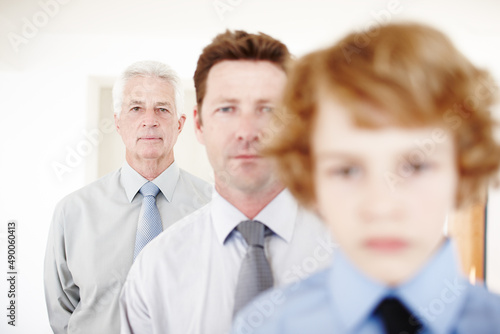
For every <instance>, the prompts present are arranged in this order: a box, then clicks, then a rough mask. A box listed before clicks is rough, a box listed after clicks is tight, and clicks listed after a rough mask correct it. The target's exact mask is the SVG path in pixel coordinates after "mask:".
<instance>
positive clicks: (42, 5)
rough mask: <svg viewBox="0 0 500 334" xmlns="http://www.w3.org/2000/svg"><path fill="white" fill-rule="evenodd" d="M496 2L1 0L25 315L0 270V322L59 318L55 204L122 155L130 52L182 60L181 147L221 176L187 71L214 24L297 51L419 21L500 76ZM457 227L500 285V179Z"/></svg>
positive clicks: (9, 186) (5, 155) (483, 273)
mask: <svg viewBox="0 0 500 334" xmlns="http://www.w3.org/2000/svg"><path fill="white" fill-rule="evenodd" d="M499 14H500V1H498V0H476V1H472V0H461V1H459V0H358V1H341V0H330V1H326V0H309V1H305V0H274V1H273V0H267V1H265V0H184V1H181V0H142V1H133V0H120V1H118V0H108V1H98V0H86V1H83V0H21V1H12V0H10V1H9V0H0V107H1V110H0V115H1V118H0V119H1V120H0V178H1V179H0V187H1V191H0V268H3V269H5V270H3V271H2V272H3V274H1V275H2V276H1V277H4V276H3V275H5V276H6V275H7V274H6V273H7V259H6V255H7V242H6V240H7V237H6V236H7V233H6V231H7V222H8V221H9V220H16V221H17V222H18V229H17V233H18V235H17V241H18V250H17V255H18V259H17V266H18V282H17V290H18V291H17V292H18V295H17V306H18V309H17V318H16V327H15V328H13V327H11V326H8V325H7V318H6V311H5V310H6V307H7V305H8V304H7V303H8V300H7V297H6V294H7V293H6V292H7V290H8V289H7V283H6V279H5V278H1V279H0V296H1V297H0V309H2V310H4V311H2V312H0V319H2V320H0V332H1V333H30V334H32V333H42V334H46V333H50V332H51V331H50V327H49V324H48V318H47V315H46V309H45V302H44V293H43V259H44V252H45V244H46V240H47V234H48V229H49V224H50V221H51V217H52V212H53V209H54V207H55V205H56V203H57V202H58V201H59V200H60V199H61V198H62V197H64V196H65V195H67V194H69V193H70V192H73V191H75V190H77V189H78V188H81V187H82V186H84V185H86V184H88V183H89V182H91V181H93V180H95V179H97V178H98V177H100V176H102V175H104V174H106V173H108V172H111V171H113V170H115V169H117V168H118V167H119V166H121V164H122V163H123V159H124V148H123V145H122V144H121V139H120V138H119V136H118V135H117V134H116V132H115V129H114V124H113V115H112V103H111V91H110V90H111V87H112V84H113V80H114V78H115V77H116V75H117V74H118V73H119V72H120V71H121V70H122V69H123V68H125V67H126V66H128V65H129V64H130V63H132V62H135V61H137V60H145V59H151V60H159V61H163V62H165V63H167V64H169V65H170V66H172V67H173V68H174V69H175V70H176V71H177V72H178V73H179V74H180V76H181V77H182V79H183V81H184V87H185V91H186V105H185V112H186V114H187V116H188V121H187V123H186V126H185V128H184V131H183V133H182V134H181V136H180V138H179V141H178V144H177V146H176V148H175V156H176V160H177V161H178V162H179V164H180V166H181V167H182V168H184V169H186V170H188V171H190V172H192V173H194V174H196V175H198V176H200V177H202V178H204V179H206V180H208V181H210V182H212V181H213V178H212V176H211V169H210V166H209V164H208V162H207V158H206V156H205V152H204V148H203V147H202V146H201V145H200V144H198V143H197V141H196V139H195V137H194V131H193V121H192V107H193V106H194V104H195V99H194V87H193V83H192V76H193V74H194V70H195V66H196V61H197V59H198V56H199V54H200V52H201V50H202V48H203V47H204V46H205V45H206V44H208V43H209V42H210V41H211V39H212V38H213V37H214V36H215V35H216V34H218V33H220V32H223V31H224V30H226V29H244V30H247V31H250V32H259V31H261V32H265V33H267V34H269V35H271V36H273V37H275V38H278V39H280V40H281V41H283V42H284V43H286V44H287V45H288V47H289V49H290V51H291V52H292V53H293V54H295V55H297V56H301V55H303V54H304V53H306V52H309V51H312V50H313V49H316V48H319V47H324V46H327V45H329V44H331V43H333V42H335V41H337V40H338V39H339V38H340V37H342V36H343V35H344V34H346V33H347V32H350V31H356V30H359V29H363V28H366V27H370V26H376V25H377V24H383V23H388V22H398V21H406V20H411V21H419V22H424V23H428V24H431V25H433V26H435V27H437V28H439V29H441V30H442V31H443V32H445V33H447V34H448V35H449V36H450V38H451V39H452V40H453V41H454V42H455V44H456V46H457V47H458V48H459V49H460V50H461V51H462V52H463V53H464V54H465V55H466V56H468V57H469V58H470V59H471V60H472V61H473V62H474V63H475V64H476V65H479V66H481V67H484V68H487V69H489V70H490V71H491V72H492V73H493V75H494V77H495V78H496V80H497V82H500V37H499V36H500V20H499V19H498V16H499ZM496 110H497V113H498V108H497V109H496ZM486 201H488V205H487V207H486ZM450 231H452V233H453V234H455V235H456V236H457V238H459V242H460V245H461V257H462V261H463V264H464V270H465V271H466V273H467V275H469V277H470V279H471V281H476V279H485V280H486V283H487V284H488V286H489V287H490V289H492V290H494V291H497V292H500V191H499V190H491V191H490V192H489V194H488V195H487V196H486V194H485V199H484V201H483V202H481V203H477V205H475V206H474V207H472V209H470V210H467V211H466V212H460V213H457V214H456V216H454V217H451V218H450ZM478 284H481V283H478ZM4 313H5V314H4Z"/></svg>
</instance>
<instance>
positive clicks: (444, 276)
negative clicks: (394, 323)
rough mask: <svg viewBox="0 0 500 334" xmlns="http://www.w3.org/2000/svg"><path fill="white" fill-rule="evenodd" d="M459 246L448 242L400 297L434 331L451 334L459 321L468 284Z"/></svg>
mask: <svg viewBox="0 0 500 334" xmlns="http://www.w3.org/2000/svg"><path fill="white" fill-rule="evenodd" d="M455 247H456V246H455V243H454V242H452V241H451V240H449V239H446V241H445V242H444V244H443V245H442V246H441V247H440V248H439V249H438V251H437V252H436V254H435V255H434V256H433V258H432V259H431V261H430V262H429V263H428V264H427V265H426V266H425V267H424V268H423V269H422V270H421V271H420V272H419V273H418V274H417V275H416V276H415V277H414V278H412V279H411V280H410V281H408V282H406V283H404V284H402V285H401V286H400V287H398V288H397V289H396V293H397V295H398V296H399V297H400V298H401V300H402V301H403V302H404V303H405V305H406V306H407V307H408V309H410V310H411V311H412V312H413V313H414V314H415V315H416V316H417V317H418V318H419V320H420V321H421V322H422V323H423V324H424V326H425V327H426V328H428V329H430V332H432V333H436V334H440V333H449V332H451V329H452V328H453V326H454V325H455V324H456V322H457V321H458V319H459V314H460V311H461V309H462V308H463V306H464V303H465V300H466V298H465V297H466V289H467V287H468V282H467V280H466V279H465V277H464V276H463V274H462V270H461V268H460V265H459V261H458V258H457V255H456V254H458V253H457V252H456V249H455Z"/></svg>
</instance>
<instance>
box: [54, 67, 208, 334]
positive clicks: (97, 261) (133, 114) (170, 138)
mask: <svg viewBox="0 0 500 334" xmlns="http://www.w3.org/2000/svg"><path fill="white" fill-rule="evenodd" d="M113 100H114V106H115V124H116V129H117V131H118V133H119V134H120V135H121V137H122V139H123V142H124V144H125V148H126V162H125V164H124V165H123V167H122V168H121V169H119V170H118V171H116V172H114V173H111V174H108V175H106V176H104V177H103V178H101V179H99V180H97V181H95V182H94V183H91V184H90V185H87V186H86V187H83V188H82V189H80V190H78V191H76V192H74V193H72V194H70V195H68V196H67V197H65V198H64V199H63V200H62V201H61V202H60V203H59V204H58V206H57V207H56V209H55V213H54V218H53V221H52V226H51V230H50V233H49V239H48V245H47V252H46V256H45V295H46V302H47V309H48V313H49V319H50V324H51V326H52V329H53V331H54V333H56V334H60V333H85V334H99V333H102V334H113V333H119V332H120V316H119V307H118V304H119V294H120V291H121V288H122V285H123V282H124V281H125V278H126V275H127V273H128V271H129V269H130V266H131V265H132V262H133V259H134V258H135V256H137V254H138V253H139V252H140V251H141V249H142V247H144V245H145V244H146V243H147V242H148V241H150V240H151V239H152V238H154V237H155V236H156V235H157V234H158V233H159V232H161V231H162V230H163V229H165V228H167V227H168V226H170V225H171V224H172V223H174V222H175V221H177V220H179V219H180V218H182V217H183V216H185V215H187V214H188V213H191V212H193V211H195V210H196V209H197V208H199V207H201V206H203V205H204V204H205V203H206V202H207V201H208V200H209V198H210V194H211V192H212V186H210V185H209V184H208V183H206V182H204V181H202V180H200V179H198V178H196V177H195V176H193V175H191V174H189V173H187V172H185V171H183V170H182V169H180V168H179V167H178V165H177V164H176V163H175V161H174V152H173V147H174V144H175V142H176V140H177V136H178V135H179V133H180V132H181V130H182V128H183V125H184V122H185V119H186V117H185V115H183V114H181V110H182V106H183V92H182V88H181V86H180V80H179V78H178V77H177V74H176V73H175V72H174V71H173V70H171V69H170V68H169V67H168V66H166V65H165V64H162V63H159V62H153V61H143V62H137V63H134V64H132V65H131V66H129V67H128V68H127V69H126V70H125V71H124V72H123V73H122V74H121V76H120V77H119V78H118V80H117V82H116V83H115V86H114V88H113Z"/></svg>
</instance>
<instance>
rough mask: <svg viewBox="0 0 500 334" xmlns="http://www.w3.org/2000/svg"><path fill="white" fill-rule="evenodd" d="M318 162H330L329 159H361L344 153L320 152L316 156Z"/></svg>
mask: <svg viewBox="0 0 500 334" xmlns="http://www.w3.org/2000/svg"><path fill="white" fill-rule="evenodd" d="M314 156H315V157H316V159H318V160H329V159H347V160H358V159H359V158H358V157H357V156H355V155H352V154H349V153H344V152H319V153H317V154H314Z"/></svg>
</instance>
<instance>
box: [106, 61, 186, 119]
mask: <svg viewBox="0 0 500 334" xmlns="http://www.w3.org/2000/svg"><path fill="white" fill-rule="evenodd" d="M136 76H142V77H153V78H158V79H163V80H165V81H166V82H168V83H169V84H171V85H172V88H173V89H174V94H175V97H174V99H175V109H176V111H177V117H180V115H181V114H182V111H183V110H184V91H183V89H182V83H181V80H180V78H179V76H178V75H177V73H176V72H175V71H174V70H173V69H172V68H170V66H168V65H166V64H163V63H161V62H159V61H152V60H144V61H138V62H136V63H133V64H132V65H130V66H129V67H127V68H126V69H125V70H124V71H123V72H122V73H121V74H120V76H119V77H118V79H116V82H115V84H114V86H113V109H114V112H115V114H116V115H117V116H118V117H119V116H120V113H121V111H122V106H123V91H124V89H125V85H126V84H127V82H128V81H129V80H130V79H132V78H133V77H136Z"/></svg>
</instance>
